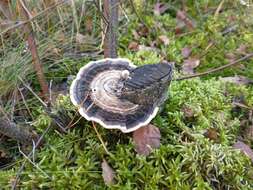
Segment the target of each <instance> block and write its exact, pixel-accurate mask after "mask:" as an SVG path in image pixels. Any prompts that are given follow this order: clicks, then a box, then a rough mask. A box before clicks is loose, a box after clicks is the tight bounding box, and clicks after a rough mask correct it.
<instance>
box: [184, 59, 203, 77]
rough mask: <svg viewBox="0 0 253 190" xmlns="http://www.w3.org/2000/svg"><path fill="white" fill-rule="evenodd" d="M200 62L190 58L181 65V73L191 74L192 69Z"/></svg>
mask: <svg viewBox="0 0 253 190" xmlns="http://www.w3.org/2000/svg"><path fill="white" fill-rule="evenodd" d="M199 63H200V60H199V59H197V58H193V57H190V58H188V59H186V60H185V61H184V63H183V65H182V72H183V73H184V74H193V73H194V69H195V68H196V67H198V66H199Z"/></svg>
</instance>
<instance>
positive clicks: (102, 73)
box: [70, 58, 159, 133]
mask: <svg viewBox="0 0 253 190" xmlns="http://www.w3.org/2000/svg"><path fill="white" fill-rule="evenodd" d="M135 68H136V66H135V65H134V64H133V63H131V62H130V61H129V60H127V59H123V58H117V59H110V58H107V59H102V60H99V61H92V62H90V63H88V64H87V65H85V66H84V67H82V68H81V69H80V71H79V72H78V74H77V77H76V79H75V80H74V81H73V82H72V84H71V87H70V98H71V101H72V103H73V104H74V105H75V106H77V107H78V109H79V113H80V114H81V115H82V116H83V117H84V118H85V119H87V120H89V121H95V122H97V123H99V124H100V125H101V126H103V127H104V128H107V129H120V130H121V131H122V132H124V133H128V132H131V131H134V130H136V129H138V128H140V127H142V126H145V125H147V124H148V123H149V122H150V121H151V120H152V119H153V118H154V117H155V115H156V114H157V112H158V110H159V107H158V106H154V105H138V104H134V103H132V102H130V101H128V100H122V99H119V98H118V96H117V88H118V86H117V85H118V84H119V80H120V79H121V78H122V75H127V73H129V72H131V70H133V69H135ZM127 71H128V72H127Z"/></svg>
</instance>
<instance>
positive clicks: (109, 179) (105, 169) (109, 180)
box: [102, 159, 115, 185]
mask: <svg viewBox="0 0 253 190" xmlns="http://www.w3.org/2000/svg"><path fill="white" fill-rule="evenodd" d="M102 176H103V179H104V182H105V184H106V185H112V184H115V180H114V178H115V171H114V170H113V169H112V168H111V166H109V164H108V163H107V161H106V160H105V159H103V162H102Z"/></svg>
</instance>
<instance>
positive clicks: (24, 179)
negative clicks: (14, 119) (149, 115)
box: [0, 79, 253, 189]
mask: <svg viewBox="0 0 253 190" xmlns="http://www.w3.org/2000/svg"><path fill="white" fill-rule="evenodd" d="M170 91H171V93H170V98H169V100H168V101H167V103H166V105H165V108H164V110H163V111H162V112H161V113H160V115H158V116H157V117H156V118H155V119H154V120H153V122H154V123H155V124H156V126H158V127H159V128H160V130H161V134H162V139H161V147H160V148H159V149H157V150H155V151H153V153H152V154H151V155H150V156H148V157H143V156H139V155H137V154H136V153H135V150H134V147H133V144H132V140H131V138H130V137H129V136H127V135H123V134H121V133H118V132H117V131H115V130H113V131H110V130H106V129H103V128H99V131H100V133H101V134H102V136H103V138H104V140H105V141H106V143H107V147H108V149H109V151H110V152H111V155H110V156H108V155H106V154H105V152H104V150H103V148H102V146H101V144H100V142H99V140H98V138H97V136H96V133H95V131H94V130H93V128H92V127H91V126H90V123H89V122H85V121H84V120H83V121H82V120H81V121H80V122H79V124H77V126H76V127H75V129H74V130H71V132H69V133H68V134H67V135H61V134H59V133H53V132H52V131H51V132H50V133H49V134H47V135H46V141H45V142H46V144H45V145H44V146H43V148H42V149H41V150H40V151H39V152H38V153H37V159H36V160H37V162H36V163H37V166H38V167H39V168H40V169H41V170H42V171H43V172H41V171H40V170H38V169H36V168H35V167H34V166H33V165H30V164H27V167H26V168H25V170H24V171H23V173H22V176H21V181H20V186H21V187H23V188H24V189H32V188H46V189H47V188H49V189H64V188H66V187H68V188H69V189H94V188H95V189H105V188H106V186H105V185H104V182H103V179H102V174H101V173H102V169H101V161H102V159H103V158H105V159H106V160H107V161H108V162H109V164H110V165H111V166H112V167H113V168H114V170H115V171H116V184H115V185H112V186H111V187H110V189H162V188H168V189H213V188H217V189H218V188H229V187H230V188H232V189H251V188H252V187H251V186H250V184H252V182H253V181H252V179H251V178H250V175H249V172H252V171H253V168H252V166H251V163H250V160H249V159H248V158H247V157H246V156H244V155H243V154H241V153H240V152H239V151H236V150H234V149H233V148H232V147H231V145H232V144H233V143H234V141H235V140H236V136H237V134H238V129H239V122H238V119H237V118H233V117H232V115H231V103H230V102H231V98H232V93H233V92H235V91H242V92H243V93H244V94H245V95H246V97H247V96H250V94H251V93H252V92H250V91H249V90H248V89H247V88H246V87H236V86H233V87H231V85H230V86H228V85H226V84H224V83H221V82H217V81H215V80H209V81H201V80H199V79H195V80H188V81H180V82H173V83H172V85H171V88H170ZM225 91H228V92H230V93H231V96H225V95H224V92H225ZM250 101H252V100H250ZM185 105H187V106H190V107H191V108H192V109H193V111H194V113H195V115H194V119H193V120H192V121H191V122H189V121H187V120H186V118H185V117H184V114H183V112H182V108H183V106H185ZM57 106H59V107H61V106H65V107H66V110H70V111H71V110H72V111H73V109H75V108H74V107H73V106H72V105H71V103H70V100H69V97H67V96H60V97H59V99H58V102H57ZM38 119H39V118H38ZM83 123H84V124H83ZM44 125H45V124H43V123H41V122H38V123H37V124H36V127H37V128H39V127H42V126H44ZM43 128H44V127H43ZM208 128H216V129H218V131H219V139H218V143H217V142H214V141H212V140H209V139H208V138H206V137H205V136H204V131H205V129H208ZM122 136H123V137H122ZM1 174H3V175H0V176H1V177H2V180H1V183H2V184H3V185H2V186H3V187H4V186H5V187H7V186H8V182H9V178H10V176H12V177H14V176H15V172H8V178H5V177H4V176H5V175H6V173H3V172H2V173H1Z"/></svg>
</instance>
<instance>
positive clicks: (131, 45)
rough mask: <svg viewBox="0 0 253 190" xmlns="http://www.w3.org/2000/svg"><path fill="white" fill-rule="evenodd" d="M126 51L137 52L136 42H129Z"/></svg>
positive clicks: (137, 45)
mask: <svg viewBox="0 0 253 190" xmlns="http://www.w3.org/2000/svg"><path fill="white" fill-rule="evenodd" d="M128 49H129V50H131V51H138V50H139V44H138V43H137V42H130V43H129V44H128Z"/></svg>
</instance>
